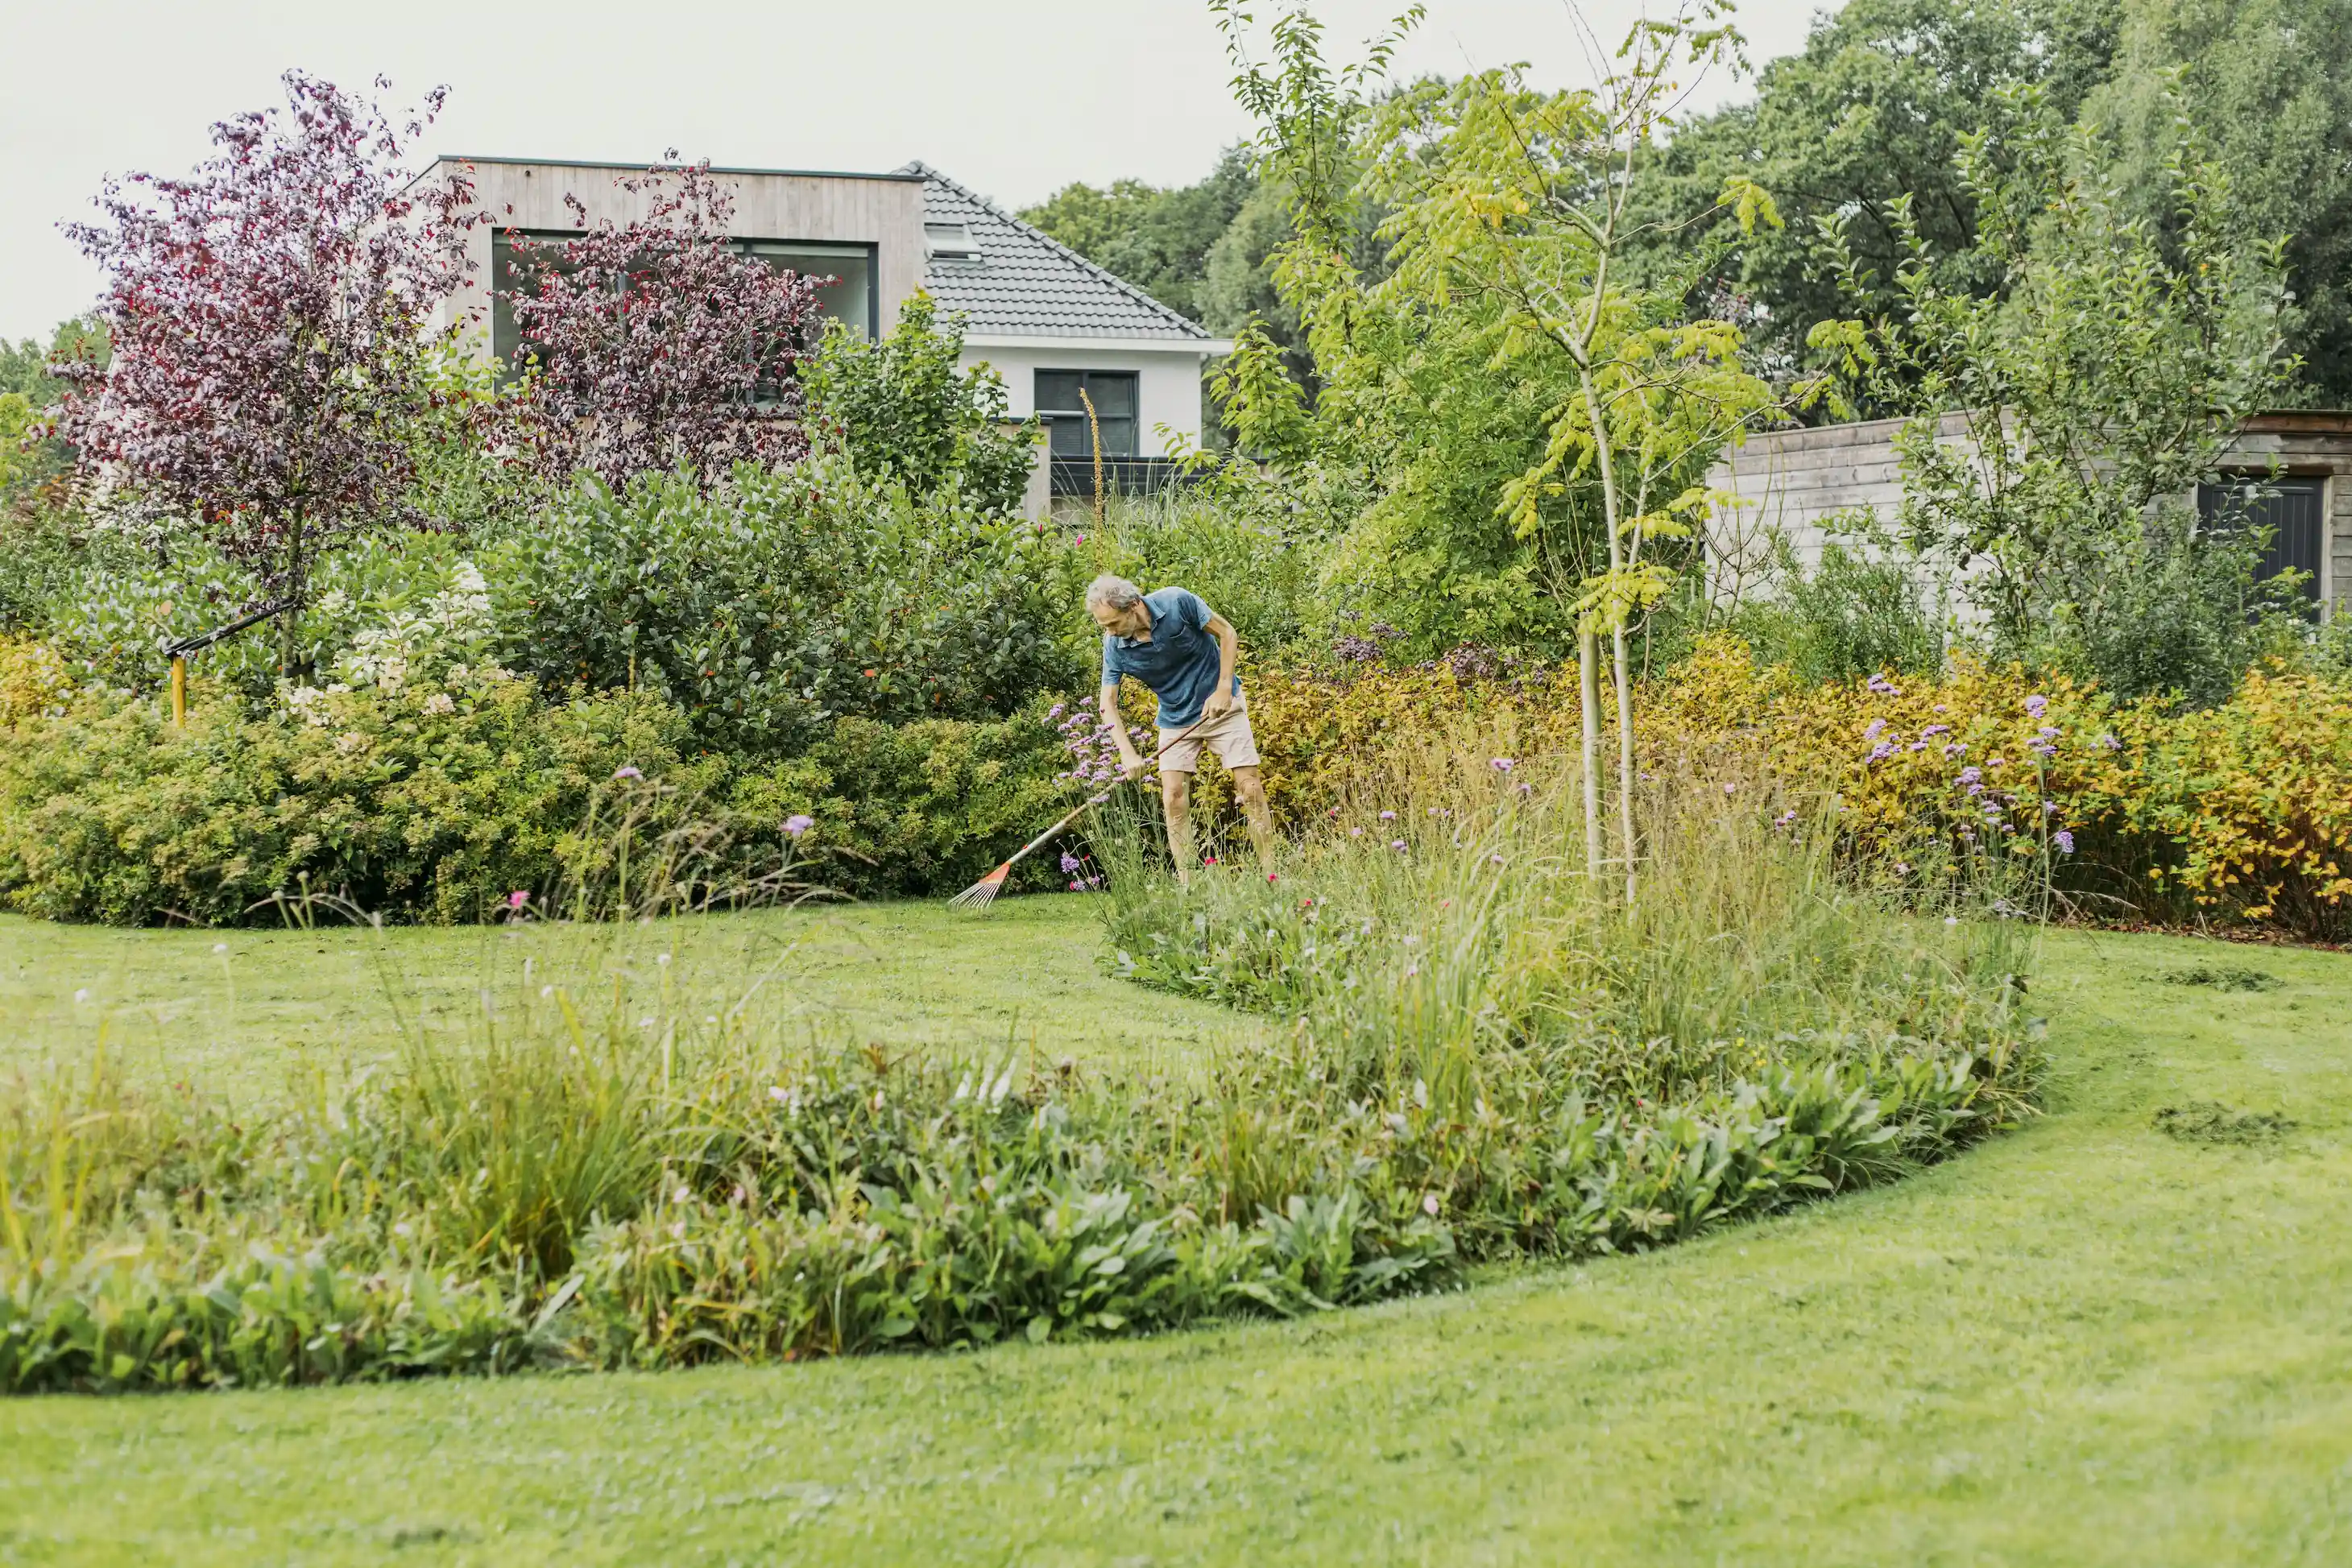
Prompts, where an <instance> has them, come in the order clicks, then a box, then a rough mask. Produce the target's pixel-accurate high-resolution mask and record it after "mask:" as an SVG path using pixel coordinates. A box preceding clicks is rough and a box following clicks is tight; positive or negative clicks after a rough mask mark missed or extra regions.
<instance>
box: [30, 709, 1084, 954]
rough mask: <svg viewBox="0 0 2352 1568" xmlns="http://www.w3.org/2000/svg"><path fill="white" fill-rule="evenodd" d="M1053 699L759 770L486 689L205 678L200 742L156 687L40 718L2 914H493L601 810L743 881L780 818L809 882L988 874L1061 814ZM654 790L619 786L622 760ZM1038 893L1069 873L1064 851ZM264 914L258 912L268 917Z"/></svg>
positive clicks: (774, 838) (588, 852)
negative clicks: (329, 689) (712, 854)
mask: <svg viewBox="0 0 2352 1568" xmlns="http://www.w3.org/2000/svg"><path fill="white" fill-rule="evenodd" d="M1042 708H1043V705H1042V704H1039V705H1034V706H1033V707H1032V708H1031V709H1030V710H1028V711H1025V712H1024V713H1023V714H1021V715H1018V716H1014V717H1013V718H1009V719H1000V720H993V721H969V720H927V721H923V722H919V723H915V724H909V725H903V726H891V725H886V724H882V723H878V722H876V721H874V720H869V719H839V720H835V721H834V722H833V723H832V724H831V725H830V726H828V727H826V728H825V729H824V731H823V732H822V733H821V735H820V737H819V739H818V740H817V742H816V744H815V745H814V746H813V747H810V748H809V750H808V751H807V752H806V753H804V754H803V755H802V756H800V757H797V758H792V759H789V760H786V761H782V762H764V763H758V764H746V763H740V762H737V761H735V760H732V759H730V758H721V757H718V756H715V755H710V754H703V753H698V752H697V751H696V750H695V749H694V746H693V742H692V738H691V731H690V727H689V724H688V718H687V716H685V715H684V714H683V713H681V712H680V711H679V710H678V709H677V707H676V706H673V705H671V704H669V703H667V702H665V701H663V700H661V699H660V698H657V697H654V696H650V695H645V694H642V693H640V694H636V695H630V694H627V693H616V692H608V693H587V692H580V691H573V692H572V693H570V694H549V693H545V692H542V691H541V689H540V688H539V686H538V685H537V684H536V683H534V682H532V681H530V680H529V679H488V680H483V679H474V680H471V681H468V682H450V683H446V684H445V687H444V689H426V688H425V687H423V686H412V687H407V688H404V689H400V690H394V691H390V692H386V691H381V690H360V691H351V692H336V693H332V694H331V695H315V696H313V697H311V698H310V699H309V701H308V702H306V703H304V704H301V705H296V704H291V703H287V702H283V701H281V702H279V703H278V704H276V705H273V706H266V707H263V708H261V709H260V710H258V711H254V710H249V709H248V708H247V706H245V705H244V704H243V703H241V702H238V701H236V700H232V699H226V698H222V697H220V696H218V695H217V694H215V693H212V692H208V691H206V690H205V689H202V688H200V689H199V690H198V692H197V693H196V700H195V702H194V706H192V708H191V710H190V713H189V717H188V724H187V727H185V728H184V729H176V730H175V729H174V728H173V727H172V725H171V723H170V720H169V718H168V716H167V713H166V710H165V708H164V706H163V704H162V703H161V702H159V701H157V700H154V699H152V698H126V697H121V696H113V697H108V696H103V695H96V694H93V693H90V692H88V691H85V692H83V693H81V694H79V695H78V697H77V698H76V699H75V706H71V707H69V708H68V710H67V711H65V712H64V713H62V714H59V713H55V712H49V713H36V714H32V715H29V716H23V717H20V718H19V720H18V722H17V723H16V725H15V726H14V727H13V728H11V729H10V730H9V731H8V733H7V734H6V736H5V747H0V900H5V904H7V906H8V907H10V908H13V909H16V910H18V911H21V912H23V913H25V914H28V915H40V916H43V917H46V918H49V919H55V920H82V921H101V922H106V923H110V924H115V925H151V924H155V923H158V922H163V921H185V922H191V923H194V924H197V925H231V924H236V923H238V922H240V921H244V920H247V919H275V918H277V915H275V913H274V912H273V911H271V910H270V909H269V908H268V900H269V899H270V897H271V895H272V894H278V893H281V892H282V893H289V894H291V893H294V892H296V891H297V890H299V889H300V888H303V887H306V886H307V887H308V888H309V889H310V890H311V891H312V892H315V893H320V894H336V895H339V896H341V897H345V898H348V899H350V900H351V901H352V903H353V904H357V905H358V906H359V907H361V908H362V909H365V910H369V911H371V912H373V913H376V914H380V915H383V917H384V918H386V919H391V920H402V921H426V922H437V923H447V922H457V921H466V920H473V919H478V918H481V917H483V916H484V915H487V914H488V913H489V912H490V911H492V910H493V909H495V908H496V907H498V906H499V905H500V904H502V902H503V901H504V900H505V899H506V898H507V896H508V894H509V893H510V892H511V891H513V890H515V889H525V890H530V891H531V892H532V893H533V894H534V895H535V896H539V895H543V894H545V893H547V892H548V891H550V890H551V889H552V888H553V887H554V886H556V885H557V884H559V883H563V882H565V881H566V880H568V879H571V878H574V877H577V876H579V875H580V874H582V873H583V872H585V871H587V870H588V869H589V868H590V867H591V866H593V864H594V863H595V862H596V861H597V858H598V856H599V855H600V854H601V853H602V852H603V849H604V846H603V844H602V843H601V842H600V841H599V836H598V833H597V831H595V830H593V829H591V828H589V827H588V826H587V824H588V822H589V820H590V817H591V813H592V810H596V809H599V808H598V802H599V801H604V802H605V805H604V807H603V808H601V809H603V810H606V811H607V813H608V815H609V812H610V810H612V809H614V808H615V807H617V806H618V805H619V804H620V803H621V802H622V801H624V800H625V801H627V802H628V803H629V804H630V806H631V809H633V810H637V811H639V812H640V813H641V814H645V815H646V816H647V817H648V820H649V821H650V823H651V825H652V826H654V827H656V828H660V827H665V826H669V825H673V824H675V823H678V822H684V821H710V822H713V823H716V824H719V825H720V826H722V827H724V828H725V829H727V830H728V831H729V832H730V835H731V837H732V841H733V853H734V855H735V857H736V863H737V868H738V869H740V870H743V871H747V872H748V871H756V870H760V869H772V867H773V866H774V864H775V863H776V862H778V861H779V860H781V859H782V854H783V846H784V834H783V824H784V823H785V822H786V821H787V820H789V819H790V818H792V817H793V816H796V815H803V814H804V815H806V816H809V817H811V818H813V819H814V821H815V826H814V828H813V829H812V830H810V831H808V832H807V833H806V834H805V835H804V836H803V837H802V838H801V839H799V840H798V841H796V842H795V844H794V846H793V848H794V851H795V852H796V858H798V859H799V860H800V861H801V862H803V864H802V867H801V872H800V875H802V876H803V877H804V878H805V879H806V880H808V881H809V882H812V883H815V884H817V885H820V886H822V887H824V888H827V889H830V890H833V891H837V892H841V893H846V894H857V895H878V894H894V895H904V896H923V895H943V894H948V893H951V892H953V891H955V890H956V889H958V888H961V887H963V886H966V885H968V884H969V883H971V882H972V881H974V880H975V879H977V878H978V877H979V876H980V875H981V874H982V873H984V872H985V871H987V870H988V869H989V868H990V867H991V866H992V865H994V864H995V863H996V862H998V861H1000V860H1002V859H1003V857H1004V855H1005V854H1007V853H1009V852H1011V851H1012V850H1013V848H1014V847H1015V846H1017V845H1018V844H1020V843H1021V842H1022V841H1024V839H1026V838H1027V837H1028V836H1029V834H1031V833H1033V832H1034V831H1036V830H1037V829H1038V828H1039V827H1042V826H1043V825H1044V824H1045V822H1047V821H1051V820H1052V819H1053V817H1054V816H1055V814H1057V813H1058V811H1059V810H1063V809H1065V801H1066V798H1067V797H1068V793H1069V789H1068V786H1066V785H1064V784H1060V783H1058V782H1056V780H1055V777H1054V775H1055V773H1056V772H1057V771H1059V770H1060V769H1061V768H1062V767H1063V766H1064V763H1063V758H1062V753H1061V750H1060V740H1059V737H1058V736H1057V735H1056V733H1055V730H1054V728H1053V727H1052V726H1051V724H1050V723H1049V722H1048V721H1047V720H1046V719H1045V716H1044V714H1043V711H1042ZM627 768H634V769H635V770H636V772H637V774H638V775H641V776H642V780H641V781H640V779H637V778H628V779H615V775H616V774H619V773H621V772H622V771H623V770H624V769H627ZM1055 881H1056V879H1055V873H1054V869H1053V859H1052V857H1050V856H1043V857H1039V858H1038V862H1037V864H1036V865H1035V866H1025V867H1024V885H1027V886H1031V887H1044V886H1050V885H1055ZM257 906H258V907H257Z"/></svg>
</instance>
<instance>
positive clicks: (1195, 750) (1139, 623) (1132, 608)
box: [1087, 573, 1274, 882]
mask: <svg viewBox="0 0 2352 1568" xmlns="http://www.w3.org/2000/svg"><path fill="white" fill-rule="evenodd" d="M1087 612H1089V613H1091V614H1092V615H1093V616H1094V618H1095V621H1096V622H1097V624H1099V625H1100V626H1101V627H1102V629H1103V654H1102V660H1103V668H1102V693H1101V699H1100V700H1101V707H1102V717H1103V723H1105V724H1107V725H1108V726H1109V727H1110V732H1111V734H1112V736H1113V737H1116V738H1117V740H1118V755H1119V760H1120V762H1121V763H1122V764H1123V765H1124V767H1125V768H1126V770H1127V776H1128V778H1129V779H1140V778H1142V777H1143V771H1144V768H1146V766H1147V764H1146V763H1145V761H1144V759H1143V758H1142V757H1141V756H1139V754H1138V753H1137V751H1136V749H1135V743H1134V742H1133V741H1131V740H1129V739H1128V737H1127V726H1126V724H1125V723H1124V722H1122V721H1121V720H1120V718H1119V716H1118V683H1119V679H1120V677H1122V676H1125V675H1132V676H1134V677H1135V678H1136V679H1137V680H1139V681H1141V682H1142V683H1143V684H1144V685H1146V686H1149V687H1150V689H1151V691H1152V693H1153V694H1154V695H1157V696H1158V697H1159V699H1160V716H1159V721H1160V804H1161V805H1162V806H1163V807H1165V808H1166V809H1167V813H1168V852H1169V854H1170V855H1171V857H1172V858H1173V859H1174V861H1175V862H1176V875H1177V876H1178V878H1180V879H1181V880H1183V881H1186V882H1190V881H1191V880H1192V867H1193V865H1194V863H1195V862H1194V861H1193V858H1192V775H1193V773H1194V772H1195V771H1197V770H1198V769H1199V768H1200V766H1201V749H1202V747H1207V748H1209V749H1210V750H1212V751H1213V752H1215V753H1216V754H1217V760H1218V761H1220V762H1222V763H1223V764H1224V765H1225V768H1226V770H1227V771H1229V772H1230V773H1232V774H1233V776H1234V794H1235V795H1236V796H1238V797H1239V798H1240V800H1241V803H1242V814H1243V816H1244V817H1245V818H1246V819H1248V821H1249V833H1250V840H1251V841H1252V842H1253V843H1254V844H1255V845H1256V847H1257V859H1258V864H1259V865H1260V866H1261V867H1262V868H1266V869H1269V870H1270V869H1271V868H1272V867H1273V864H1274V819H1273V818H1272V817H1271V816H1270V815H1269V814H1268V813H1267V811H1266V809H1265V781H1264V780H1263V779H1260V778H1259V777H1258V771H1257V737H1255V736H1254V735H1252V734H1251V733H1250V721H1249V707H1248V705H1247V703H1246V702H1245V701H1244V698H1243V696H1242V683H1241V677H1240V676H1238V675H1236V674H1234V664H1235V663H1236V662H1237V661H1238V660H1239V659H1240V657H1241V647H1242V643H1241V638H1240V637H1239V636H1238V635H1236V634H1235V632H1234V628H1233V624H1232V622H1228V621H1227V620H1226V619H1225V618H1224V617H1223V616H1222V615H1219V614H1218V613H1216V612H1214V611H1213V610H1211V609H1210V608H1209V607H1208V606H1207V605H1205V604H1203V603H1202V602H1201V599H1200V596H1199V595H1198V594H1195V593H1192V592H1191V591H1188V590H1185V589H1181V588H1160V589H1155V590H1153V591H1151V592H1150V593H1146V592H1144V591H1142V590H1141V589H1139V588H1138V587H1136V586H1135V584H1133V583H1131V582H1129V581H1128V580H1127V579H1125V578H1123V577H1112V576H1110V575H1108V573H1106V574H1105V575H1103V576H1101V577H1098V578H1096V579H1095V580H1094V581H1093V582H1092V583H1090V584H1089V585H1088V586H1087Z"/></svg>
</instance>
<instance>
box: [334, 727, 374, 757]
mask: <svg viewBox="0 0 2352 1568" xmlns="http://www.w3.org/2000/svg"><path fill="white" fill-rule="evenodd" d="M335 749H336V750H337V751H340V752H341V753H342V754H343V755H344V756H345V757H349V756H351V755H352V753H354V752H359V751H364V750H366V749H367V737H366V736H364V735H362V734H361V733H360V732H359V731H358V730H356V729H347V730H345V731H343V733H342V734H341V735H339V736H337V737H335Z"/></svg>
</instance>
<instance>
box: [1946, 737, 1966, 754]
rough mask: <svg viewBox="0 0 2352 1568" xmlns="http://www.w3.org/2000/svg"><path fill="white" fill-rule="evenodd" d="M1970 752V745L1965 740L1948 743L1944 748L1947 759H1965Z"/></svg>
mask: <svg viewBox="0 0 2352 1568" xmlns="http://www.w3.org/2000/svg"><path fill="white" fill-rule="evenodd" d="M1968 750H1969V743H1968V742H1967V741H1965V740H1954V741H1948V742H1946V743H1945V746H1944V755H1945V756H1947V757H1965V756H1967V755H1968Z"/></svg>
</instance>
